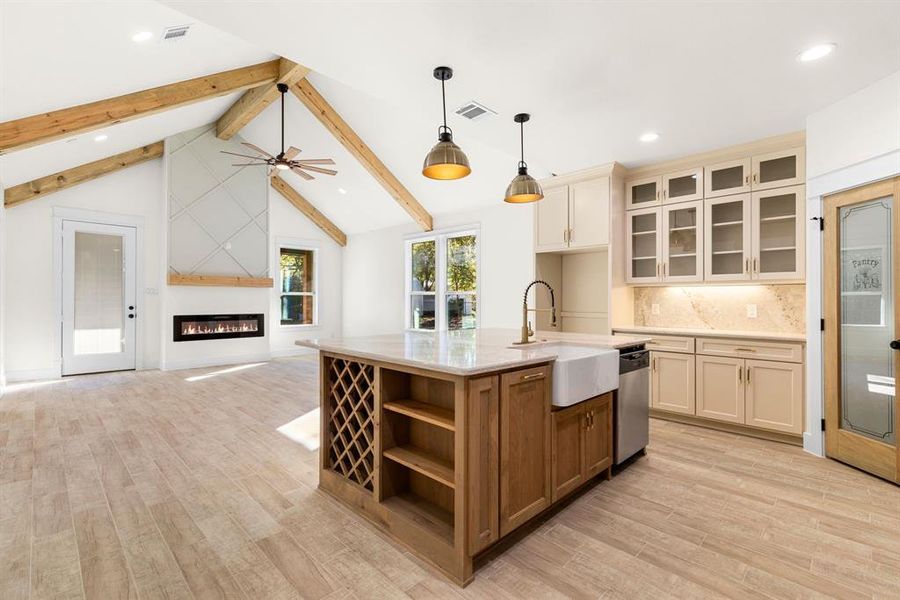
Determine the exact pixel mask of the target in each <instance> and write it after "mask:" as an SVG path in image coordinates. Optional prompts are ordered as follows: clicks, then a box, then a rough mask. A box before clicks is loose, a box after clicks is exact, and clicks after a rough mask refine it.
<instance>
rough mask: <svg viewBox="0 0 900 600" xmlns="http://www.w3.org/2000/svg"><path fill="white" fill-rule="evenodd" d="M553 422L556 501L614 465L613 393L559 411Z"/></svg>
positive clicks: (553, 497) (554, 495) (554, 490)
mask: <svg viewBox="0 0 900 600" xmlns="http://www.w3.org/2000/svg"><path fill="white" fill-rule="evenodd" d="M552 421H553V424H552V431H553V433H552V447H553V453H552V454H553V458H552V463H553V466H552V471H553V486H552V487H553V495H552V500H553V502H556V501H557V500H559V499H560V498H563V497H564V496H566V495H567V494H569V493H570V492H572V491H574V490H576V489H577V488H579V487H580V486H581V484H583V483H584V482H586V481H587V480H589V479H591V478H592V477H594V476H596V475H598V474H599V473H601V472H602V471H604V470H607V469H609V468H610V466H611V465H612V394H604V395H602V396H598V397H596V398H592V399H591V400H587V401H585V402H581V403H579V404H576V405H574V406H570V407H568V408H564V409H561V410H557V411H555V412H554V413H553V416H552Z"/></svg>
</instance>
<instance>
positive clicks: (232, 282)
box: [169, 273, 275, 288]
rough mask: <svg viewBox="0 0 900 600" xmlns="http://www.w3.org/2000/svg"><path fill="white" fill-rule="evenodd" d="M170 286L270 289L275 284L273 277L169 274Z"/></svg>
mask: <svg viewBox="0 0 900 600" xmlns="http://www.w3.org/2000/svg"><path fill="white" fill-rule="evenodd" d="M169 285H200V286H210V287H258V288H270V287H273V286H274V285H275V283H274V281H273V279H272V278H271V277H229V276H227V275H178V274H175V273H169Z"/></svg>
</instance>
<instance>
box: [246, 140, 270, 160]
mask: <svg viewBox="0 0 900 600" xmlns="http://www.w3.org/2000/svg"><path fill="white" fill-rule="evenodd" d="M241 144H243V145H244V146H247V147H248V148H250V149H251V150H253V151H254V152H259V153H260V154H262V155H263V156H265V157H268V158H275V157H274V156H272V155H271V154H269V153H268V152H266V151H265V150H263V149H262V148H260V147H259V146H254V145H253V144H251V143H250V142H241Z"/></svg>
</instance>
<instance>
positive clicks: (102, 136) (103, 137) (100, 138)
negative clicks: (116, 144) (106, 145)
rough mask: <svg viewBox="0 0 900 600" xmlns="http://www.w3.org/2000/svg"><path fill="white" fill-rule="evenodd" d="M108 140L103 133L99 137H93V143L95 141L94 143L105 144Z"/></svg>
mask: <svg viewBox="0 0 900 600" xmlns="http://www.w3.org/2000/svg"><path fill="white" fill-rule="evenodd" d="M108 139H109V136H108V135H106V134H105V133H101V134H100V135H95V136H94V141H95V142H105V141H106V140H108Z"/></svg>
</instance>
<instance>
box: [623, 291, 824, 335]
mask: <svg viewBox="0 0 900 600" xmlns="http://www.w3.org/2000/svg"><path fill="white" fill-rule="evenodd" d="M654 304H657V305H659V314H653V313H654V311H653V305H654ZM748 304H752V305H756V313H757V316H756V318H750V317H748V316H747V312H748V309H747V305H748ZM805 307H806V286H804V285H802V284H801V285H732V286H726V285H715V286H710V285H704V286H696V287H689V286H686V287H643V288H634V324H635V325H638V326H646V327H684V328H689V329H694V328H697V329H700V328H704V329H730V330H734V331H766V332H774V331H779V332H785V333H803V332H804V331H805V328H806V327H805V323H806V309H805Z"/></svg>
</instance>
